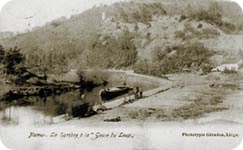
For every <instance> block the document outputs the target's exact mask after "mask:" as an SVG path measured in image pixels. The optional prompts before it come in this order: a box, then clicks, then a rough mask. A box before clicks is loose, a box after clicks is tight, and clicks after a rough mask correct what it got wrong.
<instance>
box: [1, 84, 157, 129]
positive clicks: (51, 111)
mask: <svg viewBox="0 0 243 150" xmlns="http://www.w3.org/2000/svg"><path fill="white" fill-rule="evenodd" d="M117 85H118V86H119V85H121V82H120V81H117V82H114V81H113V82H110V83H109V84H108V85H106V86H99V87H96V88H93V89H91V90H75V91H72V92H68V93H63V94H61V95H53V96H49V97H38V96H34V97H24V98H22V99H19V100H17V101H18V104H8V105H5V109H3V110H2V111H0V123H2V124H16V125H20V124H52V123H56V122H60V121H65V120H66V119H67V118H66V115H65V114H68V113H70V112H71V111H72V107H73V106H79V105H82V104H87V103H88V104H89V105H90V107H92V106H93V105H95V104H97V103H98V104H100V103H103V101H102V100H101V98H100V96H99V91H100V90H101V89H103V88H109V87H114V86H117ZM138 85H139V86H140V87H141V88H142V89H143V90H148V89H152V88H154V87H155V85H153V84H150V85H149V84H148V83H141V82H139V83H138V82H129V86H131V87H134V86H138ZM118 98H119V97H118Z"/></svg>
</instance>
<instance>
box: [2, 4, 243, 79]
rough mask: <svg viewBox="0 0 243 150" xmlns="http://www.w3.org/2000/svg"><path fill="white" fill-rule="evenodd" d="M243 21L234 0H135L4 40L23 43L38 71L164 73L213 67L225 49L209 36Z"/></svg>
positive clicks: (232, 30)
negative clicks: (214, 58)
mask: <svg viewBox="0 0 243 150" xmlns="http://www.w3.org/2000/svg"><path fill="white" fill-rule="evenodd" d="M242 23H243V14H242V11H241V8H240V7H239V6H238V5H237V4H236V3H233V2H226V1H213V0H197V1H196V2H195V0H183V1H182V0H172V1H171V0H134V1H130V2H118V3H114V4H112V5H109V6H106V5H103V6H99V7H93V8H91V9H89V10H87V11H85V12H83V13H81V14H79V15H75V16H72V17H71V18H69V19H65V18H60V19H57V20H54V21H52V22H50V23H47V24H46V25H45V26H43V27H38V28H35V29H34V30H33V31H32V32H28V33H24V34H19V35H17V36H15V37H13V38H7V39H4V40H2V41H1V42H0V44H2V45H3V46H4V47H5V49H8V48H10V47H14V46H17V47H18V48H20V49H21V52H22V53H23V54H24V55H25V57H26V59H25V60H26V62H25V63H26V66H27V68H31V69H32V71H34V72H41V71H43V70H47V71H48V72H49V73H55V74H60V73H65V72H68V71H69V70H70V69H74V68H91V67H92V68H94V67H98V68H117V69H120V68H129V69H135V70H136V71H137V72H141V73H146V74H152V75H159V76H160V75H161V74H166V73H174V72H180V71H183V70H191V71H192V70H199V69H202V68H210V67H212V66H213V65H215V62H214V61H211V59H210V58H211V57H212V56H215V55H225V53H224V52H223V53H222V52H220V53H219V52H217V51H216V50H214V49H212V48H210V47H207V44H205V42H204V40H210V39H212V40H213V39H217V38H218V37H221V36H225V35H232V34H242V30H243V26H242ZM202 54H203V55H202ZM236 59H239V57H238V56H236ZM216 63H220V62H216ZM205 66H206V67H205ZM43 68H44V69H43ZM206 70H207V69H206Z"/></svg>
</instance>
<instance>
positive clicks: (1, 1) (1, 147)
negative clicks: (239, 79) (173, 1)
mask: <svg viewBox="0 0 243 150" xmlns="http://www.w3.org/2000/svg"><path fill="white" fill-rule="evenodd" d="M9 1H10V0H0V10H1V9H2V7H3V6H4V4H6V3H7V2H9ZM232 1H235V2H237V3H238V4H239V5H240V6H241V8H242V10H243V1H242V0H232ZM0 150H9V149H8V148H6V147H5V145H3V143H2V141H1V140H0ZM234 150H243V142H241V144H240V145H239V146H238V147H237V148H235V149H234Z"/></svg>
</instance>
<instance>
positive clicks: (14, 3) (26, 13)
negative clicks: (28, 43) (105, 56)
mask: <svg viewBox="0 0 243 150" xmlns="http://www.w3.org/2000/svg"><path fill="white" fill-rule="evenodd" d="M0 1H2V0H0ZM118 1H119V0H11V1H9V2H8V3H6V4H5V5H4V6H3V7H2V10H1V12H0V32H3V31H12V32H25V31H27V30H30V29H31V28H33V27H35V26H42V25H44V24H46V23H47V22H50V21H52V20H54V19H57V18H60V17H62V16H65V17H67V18H68V17H70V16H71V15H73V14H79V13H81V12H83V11H84V10H87V9H89V8H92V7H93V6H94V5H96V6H98V5H99V4H101V3H103V4H111V3H113V2H118ZM122 1H126V0H122Z"/></svg>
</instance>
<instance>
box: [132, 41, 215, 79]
mask: <svg viewBox="0 0 243 150" xmlns="http://www.w3.org/2000/svg"><path fill="white" fill-rule="evenodd" d="M172 51H175V53H174V54H173V55H168V54H170V53H171V52H172ZM212 55H213V53H212V52H211V51H209V50H208V49H207V48H205V47H204V46H203V45H202V44H200V43H195V44H190V43H188V44H184V45H178V46H174V47H167V48H165V49H163V48H161V49H160V50H159V49H155V51H154V57H153V60H139V61H138V62H137V63H136V64H135V65H134V70H135V72H138V73H144V74H150V75H156V76H162V75H165V74H168V73H176V72H183V71H185V70H189V71H194V70H195V71H197V70H199V69H202V70H203V71H204V72H205V73H206V72H208V71H209V70H210V67H211V63H210V61H209V58H210V57H211V56H212Z"/></svg>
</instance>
